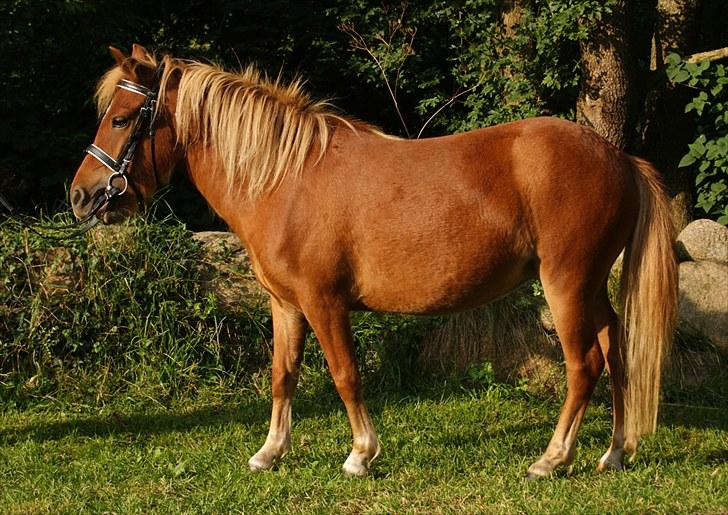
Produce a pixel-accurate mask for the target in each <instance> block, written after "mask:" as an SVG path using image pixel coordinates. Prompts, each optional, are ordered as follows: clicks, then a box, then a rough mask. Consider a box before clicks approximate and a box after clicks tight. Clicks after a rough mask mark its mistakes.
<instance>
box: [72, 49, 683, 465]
mask: <svg viewBox="0 0 728 515" xmlns="http://www.w3.org/2000/svg"><path fill="white" fill-rule="evenodd" d="M111 52H112V55H113V56H114V58H115V59H116V66H114V67H113V68H112V69H111V70H110V71H109V72H107V74H106V75H104V77H103V78H102V80H101V81H100V83H99V87H98V90H97V95H96V98H97V101H98V107H99V112H100V113H103V117H102V119H101V122H100V125H99V129H98V132H97V134H96V138H95V140H94V143H93V145H94V146H93V147H92V148H99V149H104V151H105V152H106V153H107V154H108V155H109V156H113V155H126V154H128V152H126V151H124V152H122V150H124V149H125V148H127V146H128V143H126V145H127V146H125V142H128V141H129V140H130V138H131V139H133V138H134V134H137V132H136V129H135V127H139V126H140V125H142V126H143V125H145V124H147V122H144V123H142V121H141V120H143V119H144V118H142V117H143V116H147V115H144V114H143V113H144V112H147V111H145V109H146V107H145V106H147V103H148V98H149V97H148V95H146V94H143V92H145V91H158V94H157V95H156V101H157V104H156V107H155V108H154V110H155V112H154V116H153V118H151V119H152V120H153V122H150V123H151V124H152V125H153V131H152V130H148V131H141V132H139V133H138V138H137V140H136V146H135V149H134V153H133V154H132V155H131V156H130V159H129V160H128V163H127V165H126V167H125V168H124V177H125V184H126V185H128V189H127V190H126V192H125V193H124V194H119V195H116V196H114V198H113V199H112V200H111V201H109V202H107V204H108V205H107V207H106V210H105V214H104V219H105V221H107V222H109V221H117V220H118V219H121V218H123V217H124V216H128V215H130V214H132V213H134V212H136V211H137V210H138V208H139V206H138V204H139V203H141V202H145V201H148V200H149V199H150V198H151V197H152V196H153V195H154V193H155V191H156V190H157V189H158V188H159V186H160V185H164V184H167V183H168V182H169V180H170V176H171V173H172V170H173V169H175V168H184V169H185V170H186V171H187V173H189V175H190V178H191V179H192V182H193V183H194V184H195V185H196V187H197V188H198V189H199V191H200V192H201V193H202V195H203V196H204V197H205V198H206V199H207V201H208V202H209V204H210V205H211V206H212V207H213V208H214V209H215V211H216V212H217V213H218V214H219V215H220V217H222V218H223V219H224V220H225V221H226V222H227V223H228V224H229V226H230V227H231V228H232V229H233V230H234V232H235V233H236V234H237V235H238V236H239V237H240V240H241V241H242V242H243V244H244V245H245V247H246V248H247V250H248V253H249V256H250V260H251V264H252V267H253V269H254V271H255V274H256V277H257V278H258V280H259V281H260V283H261V285H262V286H263V287H264V288H265V289H266V290H267V292H268V293H269V294H270V297H271V311H272V319H273V329H274V341H273V347H274V354H273V371H272V385H273V410H272V415H271V424H270V431H269V433H268V437H267V439H266V441H265V444H264V445H263V447H262V448H261V449H260V451H259V452H258V453H257V454H255V456H253V457H252V458H251V460H250V467H251V468H252V469H254V470H261V469H269V468H271V467H272V466H273V464H274V463H275V461H276V460H279V459H281V458H282V457H283V456H284V455H285V453H286V452H287V451H288V449H289V447H290V441H291V399H292V396H293V392H294V390H295V388H296V383H297V380H298V374H299V369H300V363H301V357H302V355H303V354H302V353H303V342H304V340H305V337H306V333H307V331H308V330H309V329H312V330H313V331H314V332H315V334H316V336H317V338H318V341H319V343H320V345H321V347H322V349H323V351H324V354H325V356H326V360H327V362H328V365H329V368H330V370H331V374H332V376H333V379H334V383H335V385H336V388H337V390H338V392H339V394H340V396H341V399H342V400H343V402H344V406H345V407H346V411H347V414H348V417H349V421H350V423H351V429H352V433H353V448H352V451H351V454H350V455H349V457H348V458H347V460H346V462H345V464H344V470H345V471H346V472H347V473H351V474H357V475H360V474H364V473H366V471H367V469H368V466H369V464H370V463H371V461H372V460H373V459H374V458H375V457H376V456H377V454H378V452H379V443H378V440H377V436H376V433H375V431H374V426H373V424H372V421H371V418H370V417H369V415H368V413H367V409H366V406H365V404H364V400H363V396H362V388H361V381H360V377H359V372H358V370H357V364H356V360H355V352H354V344H353V338H352V334H351V328H350V326H349V311H350V310H375V311H389V312H402V313H416V314H418V313H421V314H427V313H447V312H454V311H459V310H463V309H467V308H471V307H474V306H477V305H480V304H483V303H486V302H488V301H490V300H492V299H495V298H497V297H499V296H501V295H503V294H504V293H506V292H508V291H510V290H511V289H513V288H515V287H516V286H517V285H519V284H520V283H522V282H523V281H525V280H527V279H530V278H533V277H540V279H541V282H542V284H543V287H544V292H545V297H546V299H547V301H548V304H549V306H550V308H551V311H552V313H553V318H554V323H555V327H556V331H557V333H558V335H559V338H560V341H561V345H562V347H563V351H564V357H565V362H566V374H567V381H568V392H567V395H566V399H565V402H564V406H563V408H562V410H561V414H560V416H559V419H558V422H557V424H556V429H555V431H554V434H553V437H552V439H551V441H550V443H549V445H548V447H547V449H546V451H545V452H544V454H543V455H542V456H541V457H540V458H539V459H538V460H537V461H536V462H535V463H534V464H533V465H531V467H530V468H529V475H530V476H531V477H543V476H548V475H549V474H551V473H552V472H553V471H554V470H555V469H556V468H557V467H561V466H566V467H568V466H570V464H571V462H572V460H573V458H574V450H575V444H576V436H577V433H578V431H579V426H580V425H581V421H582V417H583V416H584V412H585V410H586V407H587V403H588V402H589V398H590V396H591V394H592V391H593V389H594V386H595V384H596V381H597V379H598V378H599V376H600V375H601V373H602V371H603V369H604V366H605V364H606V365H607V366H608V367H609V369H610V373H611V378H612V382H613V386H614V387H613V388H612V391H613V398H612V401H613V411H612V412H613V425H614V428H613V434H612V440H611V444H610V446H609V450H608V451H607V453H606V454H605V455H604V457H603V458H602V459H601V460H600V464H599V467H600V468H614V469H619V468H621V466H622V457H623V454H624V452H633V451H634V450H635V448H636V445H637V441H638V438H639V436H640V435H641V434H642V433H645V432H650V431H652V430H654V428H655V424H656V417H657V408H658V398H659V380H660V370H661V365H662V357H663V355H664V352H665V350H666V348H667V347H668V345H669V344H670V338H671V334H672V326H673V321H674V318H675V311H676V290H677V289H676V285H677V283H676V264H675V257H674V255H673V246H672V244H673V234H672V231H673V229H672V222H671V220H670V214H669V209H668V203H667V200H666V197H665V195H664V193H663V191H662V186H661V185H660V182H659V179H658V173H657V171H656V170H655V169H654V168H653V167H652V166H651V165H650V164H649V163H647V162H646V161H643V160H641V159H638V158H635V157H632V156H628V155H626V154H624V153H622V152H621V151H619V150H618V149H617V148H615V147H613V146H611V145H610V144H609V143H607V142H606V141H604V140H603V139H602V138H601V137H599V136H598V135H597V134H596V133H594V132H593V131H592V130H590V129H588V128H585V127H582V126H579V125H577V124H574V123H571V122H567V121H564V120H559V119H555V118H535V119H531V120H524V121H519V122H514V123H509V124H505V125H499V126H495V127H490V128H486V129H481V130H477V131H473V132H469V133H464V134H457V135H453V136H447V137H440V138H431V139H423V140H416V141H413V140H403V139H399V138H394V137H391V136H387V135H385V134H383V133H381V132H380V131H378V130H376V129H375V128H373V127H371V126H369V125H367V124H364V123H360V122H356V121H354V120H352V119H350V118H347V117H345V116H341V115H337V114H334V113H333V112H332V111H331V110H330V109H329V108H328V107H327V106H326V105H325V104H323V103H317V102H314V101H312V100H311V99H310V98H309V97H308V96H307V95H306V94H305V93H303V92H302V91H301V88H300V83H299V82H294V83H293V84H291V85H287V86H286V85H282V84H280V83H279V82H278V81H269V80H267V79H265V78H262V77H261V76H260V75H259V74H258V72H257V71H255V70H254V69H253V68H248V69H247V70H245V71H244V72H242V73H239V74H233V73H228V72H226V71H223V70H221V69H219V68H217V67H214V66H209V65H206V64H202V63H198V62H192V61H182V60H177V59H174V58H171V57H169V56H166V57H164V58H163V59H162V60H161V61H157V60H156V59H155V58H154V57H152V56H151V55H149V54H148V53H147V51H146V50H144V49H143V48H142V47H140V46H138V45H135V46H134V49H133V52H132V55H131V56H126V55H124V54H123V53H122V52H120V51H119V50H116V49H112V50H111ZM132 121H134V123H132ZM125 152H126V154H125ZM114 163H118V161H117V160H116V159H114ZM178 165H183V166H178ZM114 166H115V165H111V166H110V163H105V162H104V159H101V158H99V155H97V153H96V152H91V154H90V155H88V156H87V157H86V158H85V159H84V161H83V162H82V163H81V166H80V168H79V170H78V172H77V174H76V177H75V179H74V181H73V184H72V188H71V191H72V192H76V191H80V192H83V193H81V194H79V198H84V199H86V198H93V196H94V192H96V191H99V190H100V189H102V188H106V186H107V185H108V184H109V183H112V182H114V179H113V178H114V174H115V173H118V171H116V170H115V168H114ZM72 194H73V195H75V193H72ZM74 198H75V197H74ZM73 209H74V212H75V213H76V215H77V216H79V217H83V216H85V215H86V212H87V209H88V207H87V203H83V202H80V201H79V202H74V204H73ZM625 248H626V253H625V258H624V267H623V270H624V272H623V285H622V294H623V302H624V308H623V312H624V313H625V320H626V326H627V330H628V331H627V336H625V333H624V328H623V325H622V323H621V322H620V321H619V319H618V318H617V315H616V314H615V311H614V310H613V309H612V306H611V305H610V303H609V300H608V297H607V276H608V273H609V270H610V267H611V265H612V263H613V262H614V261H615V258H616V257H617V255H618V254H619V253H620V252H621V251H622V250H623V249H625ZM423 278H426V280H423Z"/></svg>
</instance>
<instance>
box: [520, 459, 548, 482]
mask: <svg viewBox="0 0 728 515" xmlns="http://www.w3.org/2000/svg"><path fill="white" fill-rule="evenodd" d="M549 476H551V471H550V470H547V469H546V467H544V466H543V465H539V464H537V463H534V464H533V465H531V466H530V467H528V472H527V473H526V479H527V480H529V481H537V480H539V479H546V478H547V477H549Z"/></svg>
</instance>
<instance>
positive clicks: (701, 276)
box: [680, 261, 728, 353]
mask: <svg viewBox="0 0 728 515" xmlns="http://www.w3.org/2000/svg"><path fill="white" fill-rule="evenodd" d="M680 325H681V326H682V327H683V328H687V329H690V330H694V331H697V332H699V333H700V334H702V335H704V336H706V337H707V338H708V339H710V340H711V341H712V342H713V344H714V345H715V346H716V347H718V348H719V349H720V350H722V351H723V352H724V353H728V265H727V264H720V263H713V262H710V261H698V262H685V263H680Z"/></svg>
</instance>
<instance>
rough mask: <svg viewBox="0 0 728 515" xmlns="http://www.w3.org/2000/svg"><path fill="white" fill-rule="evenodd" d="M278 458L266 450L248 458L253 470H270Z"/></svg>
mask: <svg viewBox="0 0 728 515" xmlns="http://www.w3.org/2000/svg"><path fill="white" fill-rule="evenodd" d="M275 462H276V460H275V459H273V458H272V457H271V456H269V455H268V454H266V453H264V452H259V453H257V454H256V455H255V456H253V457H252V458H250V459H249V460H248V467H250V470H252V471H253V472H259V471H261V470H270V469H272V468H273V465H275Z"/></svg>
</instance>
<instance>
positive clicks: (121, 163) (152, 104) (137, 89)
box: [85, 65, 164, 215]
mask: <svg viewBox="0 0 728 515" xmlns="http://www.w3.org/2000/svg"><path fill="white" fill-rule="evenodd" d="M163 70H164V65H161V66H159V67H157V70H156V71H155V72H154V79H153V82H152V84H153V85H152V88H151V89H149V88H147V87H145V86H142V85H141V84H136V83H134V82H131V81H129V80H126V79H122V80H121V81H120V82H119V84H117V85H116V87H117V88H120V89H124V90H126V91H131V92H132V93H137V94H138V95H142V96H143V97H144V104H143V105H142V107H141V109H140V110H139V116H137V119H136V122H135V123H134V129H133V130H132V132H131V134H130V135H129V139H128V140H127V141H126V143H125V144H124V147H123V148H122V150H121V153H120V154H119V155H120V156H121V160H118V159H114V158H113V157H111V156H110V155H109V153H108V152H106V151H105V150H104V149H102V148H101V147H99V146H98V145H96V144H94V143H92V144H90V145H89V146H88V147H87V148H86V150H85V152H86V153H87V154H89V155H90V156H92V157H94V158H95V159H96V160H98V161H99V162H100V163H101V164H103V165H104V166H105V167H106V168H108V169H109V170H111V175H109V178H108V181H107V182H106V189H105V190H104V197H105V202H100V203H98V204H97V205H95V206H94V208H93V209H92V213H91V215H95V214H96V213H97V212H98V211H99V209H101V207H102V206H104V205H107V204H108V203H109V202H110V201H111V200H112V199H113V198H116V197H120V196H122V195H123V194H124V193H126V191H127V190H128V189H129V176H128V175H127V170H128V169H129V165H131V162H132V160H133V159H134V153H135V152H136V149H137V146H138V145H139V141H141V139H142V137H143V131H144V129H145V126H146V127H147V128H148V131H149V132H148V133H149V141H150V144H151V150H152V156H151V157H152V169H153V170H154V180H155V182H156V184H157V186H158V185H159V175H158V173H157V162H156V158H155V155H154V110H155V108H156V105H157V95H158V94H159V83H160V80H161V77H162V72H163ZM118 179H120V180H123V185H122V187H121V188H118V187H116V186H114V181H117V180H118ZM117 182H118V181H117Z"/></svg>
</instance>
